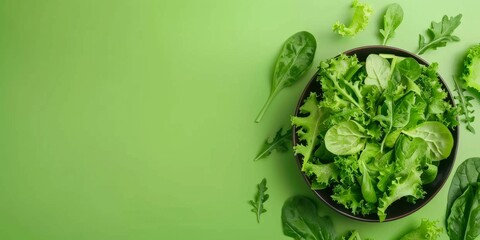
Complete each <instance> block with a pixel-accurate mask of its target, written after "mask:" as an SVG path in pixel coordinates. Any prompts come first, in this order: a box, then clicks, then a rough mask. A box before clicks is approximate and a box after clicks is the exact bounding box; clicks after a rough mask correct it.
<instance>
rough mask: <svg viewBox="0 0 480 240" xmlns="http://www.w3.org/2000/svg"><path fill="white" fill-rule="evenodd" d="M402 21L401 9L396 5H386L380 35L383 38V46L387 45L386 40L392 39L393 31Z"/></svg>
mask: <svg viewBox="0 0 480 240" xmlns="http://www.w3.org/2000/svg"><path fill="white" fill-rule="evenodd" d="M402 20H403V9H402V7H401V6H400V5H398V4H397V3H392V4H390V5H388V8H387V11H386V12H385V15H384V16H383V29H380V33H381V34H382V36H383V45H387V41H388V39H390V38H391V37H393V35H394V32H395V29H397V28H398V26H400V24H401V23H402Z"/></svg>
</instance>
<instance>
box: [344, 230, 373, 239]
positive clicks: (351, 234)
mask: <svg viewBox="0 0 480 240" xmlns="http://www.w3.org/2000/svg"><path fill="white" fill-rule="evenodd" d="M342 240H362V238H361V237H360V233H358V231H357V230H352V231H350V232H348V233H347V235H345V236H343V237H342ZM365 240H368V239H365Z"/></svg>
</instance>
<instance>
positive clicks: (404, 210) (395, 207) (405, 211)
mask: <svg viewBox="0 0 480 240" xmlns="http://www.w3.org/2000/svg"><path fill="white" fill-rule="evenodd" d="M344 53H345V54H346V55H357V58H358V60H359V61H361V62H364V61H365V59H366V58H367V56H368V55H369V54H380V53H384V54H394V55H397V56H402V57H412V58H414V59H415V60H417V62H418V63H420V64H423V65H426V66H428V65H429V64H428V63H427V62H426V61H425V60H423V59H421V58H420V57H419V56H417V55H415V54H413V53H410V52H407V51H405V50H402V49H399V48H394V47H388V46H365V47H359V48H354V49H351V50H348V51H346V52H344ZM316 79H317V74H315V75H314V76H313V77H312V79H311V80H310V82H309V83H308V84H307V86H306V87H305V89H304V91H303V93H302V95H301V97H300V100H299V101H298V104H297V107H296V109H295V116H299V115H301V114H300V107H301V106H302V105H303V103H304V101H305V99H307V97H308V96H309V95H310V92H316V93H317V95H318V96H319V97H320V98H321V97H322V88H321V85H320V84H319V83H318V82H317V81H316ZM438 79H439V80H440V82H441V83H442V84H443V87H444V89H445V90H446V91H447V93H448V99H447V100H448V101H449V102H450V103H451V104H452V105H453V106H455V102H454V100H453V95H452V93H451V92H450V90H449V89H448V87H447V84H445V81H444V80H443V78H442V77H441V76H440V75H438ZM458 130H459V127H458V126H457V127H455V128H454V129H453V130H451V132H452V135H453V139H454V145H453V149H452V152H451V153H450V156H449V157H448V158H447V159H444V160H442V161H440V164H439V166H438V174H437V177H436V179H435V181H433V182H432V183H429V184H426V185H423V189H424V190H425V191H426V194H425V197H424V198H423V199H419V200H417V201H416V203H415V204H412V203H409V202H407V201H406V200H405V199H400V200H398V201H396V202H394V203H393V204H392V205H390V206H389V207H388V209H387V211H386V213H387V217H386V219H385V222H387V221H393V220H397V219H400V218H403V217H406V216H408V215H410V214H412V213H414V212H415V211H417V210H418V209H420V208H422V207H423V206H425V205H426V204H427V203H428V202H429V201H430V200H432V199H433V197H435V195H436V194H437V193H438V192H439V191H440V189H441V188H442V187H443V185H444V184H445V181H446V180H447V179H448V176H449V174H450V172H451V170H452V168H453V165H454V162H455V157H456V154H457V147H458ZM296 132H297V128H296V127H295V126H294V127H293V145H294V146H295V145H297V143H298V142H299V139H298V135H297V134H296ZM295 158H296V161H297V164H298V167H299V168H300V171H301V166H302V162H303V157H302V156H300V155H296V156H295ZM302 174H303V177H304V178H305V181H306V182H307V184H308V185H309V186H310V187H311V180H310V179H309V177H308V176H307V175H305V173H304V172H302ZM313 191H314V192H315V194H316V195H317V196H318V198H320V200H322V201H323V202H324V203H325V204H327V205H328V206H329V207H331V208H332V209H333V210H335V211H336V212H338V213H340V214H342V215H344V216H347V217H350V218H352V219H355V220H359V221H364V222H379V219H378V216H377V215H376V214H370V215H366V216H363V215H361V214H359V215H353V213H352V212H351V211H350V210H349V209H346V208H345V207H344V206H343V205H341V204H338V203H336V202H335V201H333V200H332V198H331V195H332V189H331V188H326V189H323V190H313Z"/></svg>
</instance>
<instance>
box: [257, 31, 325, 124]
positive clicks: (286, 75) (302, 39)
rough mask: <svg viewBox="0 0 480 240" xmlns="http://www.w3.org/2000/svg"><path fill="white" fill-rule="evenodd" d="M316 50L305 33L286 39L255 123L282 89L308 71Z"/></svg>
mask: <svg viewBox="0 0 480 240" xmlns="http://www.w3.org/2000/svg"><path fill="white" fill-rule="evenodd" d="M316 48H317V42H316V40H315V37H314V36H313V35H312V34H311V33H309V32H306V31H302V32H298V33H296V34H294V35H292V36H291V37H290V38H288V39H287V41H286V42H285V44H284V45H283V48H282V51H281V52H280V55H279V56H278V58H277V62H276V64H275V69H274V71H273V78H272V82H271V90H270V95H269V97H268V99H267V102H266V103H265V105H264V106H263V108H262V110H261V111H260V113H259V114H258V116H257V118H256V119H255V122H257V123H258V122H260V121H261V120H262V118H263V115H264V114H265V111H266V110H267V108H268V106H270V103H272V101H273V99H274V98H275V96H277V94H278V93H279V92H280V91H281V90H282V89H283V88H285V87H289V86H291V85H292V84H294V83H295V82H297V81H298V80H299V79H300V77H301V76H302V75H303V74H304V73H305V72H307V70H308V69H310V66H311V65H312V62H313V58H314V57H315V50H316Z"/></svg>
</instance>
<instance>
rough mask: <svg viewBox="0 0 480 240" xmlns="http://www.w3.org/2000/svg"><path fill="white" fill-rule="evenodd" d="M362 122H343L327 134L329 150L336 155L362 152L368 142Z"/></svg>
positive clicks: (326, 144)
mask: <svg viewBox="0 0 480 240" xmlns="http://www.w3.org/2000/svg"><path fill="white" fill-rule="evenodd" d="M364 132H365V130H364V129H363V127H362V126H360V124H358V123H357V122H355V121H352V120H350V121H345V122H341V123H339V124H337V125H335V126H333V127H331V128H330V129H328V131H327V133H326V134H325V146H326V147H327V150H328V151H330V152H331V153H333V154H336V155H351V154H355V153H357V152H360V151H361V150H362V149H363V148H364V147H365V143H366V142H367V138H368V136H367V135H366V134H365V133H364Z"/></svg>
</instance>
